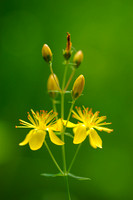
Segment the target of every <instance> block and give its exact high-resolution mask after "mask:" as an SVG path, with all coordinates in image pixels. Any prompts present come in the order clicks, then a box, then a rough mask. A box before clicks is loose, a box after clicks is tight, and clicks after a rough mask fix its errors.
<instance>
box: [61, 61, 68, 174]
mask: <svg viewBox="0 0 133 200" xmlns="http://www.w3.org/2000/svg"><path fill="white" fill-rule="evenodd" d="M67 69H68V62H67V63H66V66H65V71H64V77H63V82H62V93H61V118H62V120H63V119H64V87H65V82H66V74H67ZM61 139H62V141H63V142H64V130H62V133H61ZM62 157H63V165H64V173H66V156H65V145H63V146H62Z"/></svg>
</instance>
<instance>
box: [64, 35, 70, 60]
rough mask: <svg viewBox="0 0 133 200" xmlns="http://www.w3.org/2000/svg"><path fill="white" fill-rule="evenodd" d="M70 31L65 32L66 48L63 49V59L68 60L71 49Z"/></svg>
mask: <svg viewBox="0 0 133 200" xmlns="http://www.w3.org/2000/svg"><path fill="white" fill-rule="evenodd" d="M70 36H71V35H70V33H67V44H66V49H65V50H64V51H63V56H64V58H65V60H69V58H70V57H71V55H72V51H71V46H72V43H71V37H70Z"/></svg>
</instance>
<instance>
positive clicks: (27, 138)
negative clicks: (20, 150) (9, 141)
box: [19, 130, 34, 146]
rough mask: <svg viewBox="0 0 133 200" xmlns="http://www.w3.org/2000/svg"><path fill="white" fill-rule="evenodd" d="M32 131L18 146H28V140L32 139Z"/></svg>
mask: <svg viewBox="0 0 133 200" xmlns="http://www.w3.org/2000/svg"><path fill="white" fill-rule="evenodd" d="M33 132H34V130H31V131H30V132H29V133H28V134H27V135H26V137H25V139H24V140H23V142H21V143H19V145H20V146H24V145H26V144H28V142H29V140H30V138H31V137H32V134H33Z"/></svg>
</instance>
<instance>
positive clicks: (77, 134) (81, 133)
mask: <svg viewBox="0 0 133 200" xmlns="http://www.w3.org/2000/svg"><path fill="white" fill-rule="evenodd" d="M73 132H74V140H73V143H74V144H79V143H81V142H83V141H84V140H85V138H86V136H87V132H86V127H85V125H79V126H77V127H75V128H74V129H73Z"/></svg>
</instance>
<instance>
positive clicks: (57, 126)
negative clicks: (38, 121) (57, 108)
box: [50, 119, 63, 131]
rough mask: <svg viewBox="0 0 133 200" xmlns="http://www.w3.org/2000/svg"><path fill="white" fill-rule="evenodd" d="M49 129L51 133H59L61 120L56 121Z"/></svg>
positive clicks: (61, 127)
mask: <svg viewBox="0 0 133 200" xmlns="http://www.w3.org/2000/svg"><path fill="white" fill-rule="evenodd" d="M50 129H51V130H53V131H61V130H62V129H63V126H62V120H61V119H58V120H57V121H56V123H55V124H53V125H52V126H50Z"/></svg>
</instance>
